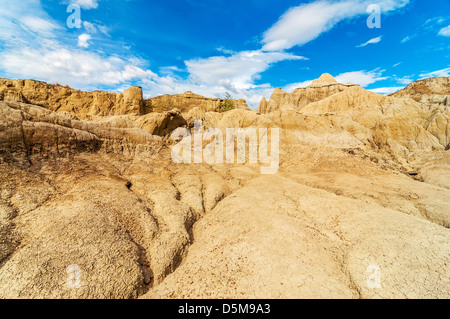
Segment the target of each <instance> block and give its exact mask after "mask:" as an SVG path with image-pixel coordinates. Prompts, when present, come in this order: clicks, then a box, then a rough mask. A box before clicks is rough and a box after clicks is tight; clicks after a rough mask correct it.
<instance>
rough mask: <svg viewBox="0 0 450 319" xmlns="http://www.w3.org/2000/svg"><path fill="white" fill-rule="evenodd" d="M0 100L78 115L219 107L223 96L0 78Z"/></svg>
mask: <svg viewBox="0 0 450 319" xmlns="http://www.w3.org/2000/svg"><path fill="white" fill-rule="evenodd" d="M0 101H7V102H8V101H9V102H22V103H28V104H33V105H39V106H42V107H45V108H47V109H49V110H51V111H54V112H57V113H64V112H66V113H70V114H74V115H76V116H77V117H79V118H82V119H91V118H92V117H93V116H113V115H126V114H134V115H144V114H148V113H153V112H156V113H163V112H169V111H171V110H172V109H175V108H176V109H179V110H180V111H181V112H182V113H185V112H189V111H190V110H191V109H192V108H194V107H198V108H200V109H202V110H205V111H214V112H218V111H219V106H220V104H221V103H223V102H224V100H223V99H218V98H217V99H213V98H206V97H204V96H201V95H198V94H194V93H192V92H186V93H183V94H178V95H163V96H158V97H154V98H150V99H146V100H144V98H143V92H142V88H141V87H137V86H133V87H131V88H129V89H126V90H125V91H124V93H123V94H122V93H110V92H105V91H93V92H83V91H79V90H75V89H72V88H70V87H68V86H61V85H58V84H56V85H52V84H47V83H45V82H39V81H33V80H9V79H2V78H0ZM232 101H233V106H234V108H235V109H242V110H249V107H248V106H247V103H246V101H245V100H232Z"/></svg>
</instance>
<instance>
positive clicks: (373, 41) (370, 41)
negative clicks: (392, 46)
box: [356, 36, 383, 48]
mask: <svg viewBox="0 0 450 319" xmlns="http://www.w3.org/2000/svg"><path fill="white" fill-rule="evenodd" d="M382 37H383V36H379V37H376V38H373V39H370V40H369V41H367V42H365V43H363V44H360V45H357V46H356V47H357V48H362V47H365V46H366V45H369V44H375V43H379V42H380V41H381V38H382Z"/></svg>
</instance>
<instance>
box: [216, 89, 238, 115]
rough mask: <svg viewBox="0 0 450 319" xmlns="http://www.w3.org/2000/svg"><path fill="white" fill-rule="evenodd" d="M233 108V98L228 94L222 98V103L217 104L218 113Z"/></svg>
mask: <svg viewBox="0 0 450 319" xmlns="http://www.w3.org/2000/svg"><path fill="white" fill-rule="evenodd" d="M234 108H235V106H234V101H233V97H232V96H231V94H230V93H228V92H226V93H225V97H224V98H223V101H222V102H220V104H219V112H221V113H223V112H227V111H231V110H233V109H234Z"/></svg>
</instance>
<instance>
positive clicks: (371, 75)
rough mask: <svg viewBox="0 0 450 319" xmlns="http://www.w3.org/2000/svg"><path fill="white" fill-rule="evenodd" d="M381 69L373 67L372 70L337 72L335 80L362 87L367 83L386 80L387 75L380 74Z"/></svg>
mask: <svg viewBox="0 0 450 319" xmlns="http://www.w3.org/2000/svg"><path fill="white" fill-rule="evenodd" d="M383 72H384V71H383V70H379V69H375V70H373V71H364V70H362V71H353V72H346V73H342V74H339V75H338V76H336V81H338V82H340V83H347V82H350V83H354V84H359V85H361V86H362V87H367V86H368V85H370V84H372V83H375V82H378V81H382V80H386V79H387V77H384V76H382V73H383Z"/></svg>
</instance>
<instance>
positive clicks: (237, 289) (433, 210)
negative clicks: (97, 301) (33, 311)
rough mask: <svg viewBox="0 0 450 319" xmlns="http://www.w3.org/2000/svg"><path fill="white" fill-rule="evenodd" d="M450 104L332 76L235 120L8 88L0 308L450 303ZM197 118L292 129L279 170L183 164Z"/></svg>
mask: <svg viewBox="0 0 450 319" xmlns="http://www.w3.org/2000/svg"><path fill="white" fill-rule="evenodd" d="M449 98H450V77H447V78H431V79H426V80H421V81H417V82H414V83H412V84H410V85H409V86H408V87H406V88H405V89H403V90H401V91H399V92H397V93H394V94H392V95H390V96H383V95H378V94H375V93H372V92H369V91H366V90H365V89H363V88H361V87H360V86H358V85H354V84H351V83H347V84H340V83H337V82H336V80H335V79H334V78H333V77H332V76H331V75H329V74H324V75H322V76H321V77H320V78H319V79H317V80H315V81H314V82H313V83H312V84H311V85H310V86H308V87H307V88H299V89H297V90H295V91H294V92H292V93H287V92H283V91H282V90H281V89H276V90H275V92H274V93H273V95H272V97H271V98H270V100H269V101H266V100H265V99H263V100H262V101H261V104H260V106H259V110H258V111H254V110H251V109H250V108H248V107H247V104H246V103H245V101H242V100H236V101H234V105H235V109H234V110H231V111H228V112H219V109H218V108H219V105H220V103H221V100H219V99H208V98H204V97H202V96H199V95H196V94H194V93H192V92H186V93H185V94H180V95H174V96H169V95H166V96H162V97H157V98H152V99H143V96H142V89H141V88H139V87H132V88H130V89H128V90H126V91H125V92H124V93H123V94H118V93H107V92H100V91H96V92H81V91H77V90H74V89H71V88H69V87H62V86H58V85H49V84H46V83H43V82H36V81H31V80H8V79H0V101H1V102H0V113H1V115H0V298H139V297H140V298H448V297H449V296H450V232H449V227H450V153H449V148H450V106H449ZM195 120H202V123H203V125H204V126H205V127H211V128H219V129H221V130H225V129H226V128H249V127H255V128H279V129H280V143H279V144H280V167H279V170H278V172H277V173H276V174H273V175H262V174H260V166H259V165H255V164H249V163H247V164H226V163H224V164H214V165H208V164H206V163H204V164H175V163H174V162H173V161H172V159H171V148H172V147H173V144H174V141H172V140H171V138H170V135H171V133H172V132H173V130H175V129H177V128H180V127H181V128H187V129H190V130H192V128H193V126H194V121H195ZM74 265H75V266H74ZM70 267H72V268H70ZM73 267H75V268H73ZM70 269H77V274H76V275H77V276H78V278H77V280H78V283H79V285H76V286H75V287H74V286H70V285H68V278H69V277H70V276H73V274H71V273H70ZM374 269H375V270H376V271H378V273H377V274H375V275H377V276H378V279H379V280H380V281H379V283H378V284H377V285H370V284H369V283H370V280H371V276H373V275H374V273H373V272H372V271H373V270H374Z"/></svg>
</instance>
